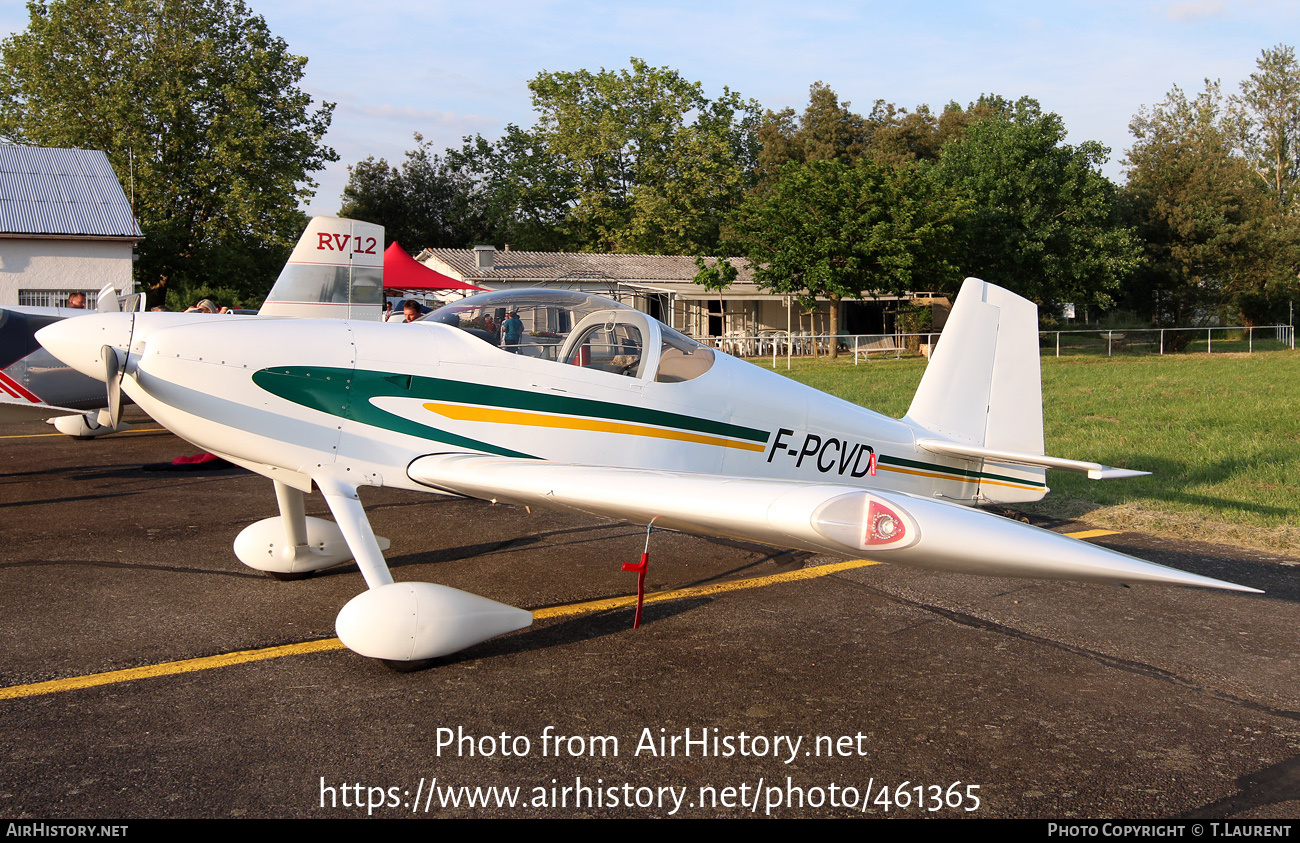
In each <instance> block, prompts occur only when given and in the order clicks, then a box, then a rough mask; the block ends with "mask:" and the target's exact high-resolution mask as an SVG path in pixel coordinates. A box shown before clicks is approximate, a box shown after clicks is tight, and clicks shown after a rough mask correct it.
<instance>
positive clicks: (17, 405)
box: [0, 395, 86, 422]
mask: <svg viewBox="0 0 1300 843" xmlns="http://www.w3.org/2000/svg"><path fill="white" fill-rule="evenodd" d="M84 412H86V411H85V410H72V409H69V408H68V407H55V406H54V405H53V404H42V403H40V402H39V401H24V400H21V399H17V398H11V397H10V396H8V395H0V422H20V421H44V420H45V419H51V418H54V417H55V416H75V415H78V414H80V413H84Z"/></svg>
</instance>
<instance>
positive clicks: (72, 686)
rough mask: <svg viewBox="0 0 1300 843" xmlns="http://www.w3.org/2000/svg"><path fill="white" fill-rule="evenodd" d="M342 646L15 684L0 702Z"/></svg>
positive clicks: (326, 642)
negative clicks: (29, 683)
mask: <svg viewBox="0 0 1300 843" xmlns="http://www.w3.org/2000/svg"><path fill="white" fill-rule="evenodd" d="M342 647H343V642H341V641H339V640H338V639H337V638H325V639H322V640H320V641H304V642H303V643H301V644H285V645H283V646H280V647H267V648H265V649H262V650H240V651H239V652H236V653H223V654H221V655H219V656H205V657H203V658H201V659H185V660H184V661H178V662H165V663H163V664H151V665H145V666H144V667H130V668H127V669H126V670H110V671H108V672H107V673H92V674H90V675H88V676H70V677H68V678H67V679H53V680H51V681H49V682H36V683H34V684H32V685H12V686H10V687H8V688H0V700H11V699H15V698H17V697H35V696H40V695H42V694H57V693H59V692H60V691H73V690H76V689H78V688H93V687H95V686H96V685H113V684H116V683H118V682H131V681H132V680H135V679H151V678H153V677H155V676H171V675H173V674H176V673H190V672H191V671H195V670H209V669H211V668H214V667H226V666H228V665H232V664H244V663H245V662H258V661H262V660H263V659H277V658H279V657H280V656H292V655H298V654H300V653H315V652H320V651H322V650H339V649H342Z"/></svg>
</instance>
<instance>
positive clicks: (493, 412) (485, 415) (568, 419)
mask: <svg viewBox="0 0 1300 843" xmlns="http://www.w3.org/2000/svg"><path fill="white" fill-rule="evenodd" d="M424 408H425V409H426V410H430V411H431V412H434V413H437V414H438V415H440V416H446V417H447V418H449V419H455V420H457V421H472V422H490V423H493V424H519V425H528V426H531V427H553V428H562V429H565V430H591V431H595V432H598V433H623V434H627V435H629V436H650V437H653V438H655V439H673V440H676V441H678V442H696V443H699V444H701V445H718V446H720V447H723V448H737V449H739V450H741V451H757V452H758V453H762V452H763V450H764V449H765V448H766V447H767V446H766V445H765V444H763V443H761V442H736V441H734V440H732V439H724V438H722V437H721V436H709V435H707V434H703V433H687V432H686V431H683V430H665V429H663V428H659V427H646V426H645V425H641V424H629V423H628V422H615V421H609V420H608V419H593V418H583V417H578V416H550V415H546V414H544V413H529V412H525V411H523V410H502V409H500V408H498V407H473V406H468V405H465V404H444V403H441V402H435V401H430V402H428V403H426V404H425V405H424Z"/></svg>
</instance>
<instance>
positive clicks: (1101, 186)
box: [933, 97, 1139, 305]
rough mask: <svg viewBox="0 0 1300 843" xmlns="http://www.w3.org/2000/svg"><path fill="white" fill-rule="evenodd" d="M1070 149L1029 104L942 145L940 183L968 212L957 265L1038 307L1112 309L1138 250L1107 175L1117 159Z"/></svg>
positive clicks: (1089, 149) (1088, 148)
mask: <svg viewBox="0 0 1300 843" xmlns="http://www.w3.org/2000/svg"><path fill="white" fill-rule="evenodd" d="M988 102H989V103H991V104H996V103H997V102H998V100H995V99H992V98H990V99H989V100H988ZM1000 102H1001V103H1003V104H1004V105H1005V104H1006V101H1005V100H1001V101H1000ZM1064 140H1065V125H1064V123H1063V122H1062V121H1061V118H1060V117H1059V116H1058V115H1056V114H1051V113H1046V114H1045V113H1043V111H1042V109H1041V108H1040V107H1039V105H1038V103H1037V102H1036V101H1035V100H1033V99H1030V98H1029V97H1024V98H1022V99H1020V100H1019V101H1018V102H1016V103H1015V105H1014V107H1013V108H1010V109H1007V110H1004V109H1003V108H994V109H993V113H991V114H990V115H989V116H986V117H982V118H980V119H976V120H974V121H973V122H971V123H970V124H969V125H967V126H966V127H965V129H964V131H963V132H962V134H961V135H960V137H958V138H956V139H954V140H952V141H950V142H949V143H947V144H946V145H944V147H943V149H942V151H941V152H940V155H939V161H938V163H937V164H936V166H935V168H934V172H933V174H934V177H935V178H936V179H937V180H938V182H939V183H940V184H942V185H945V186H947V187H948V188H949V189H950V190H952V191H953V193H954V194H955V195H957V196H959V197H961V198H963V199H964V200H966V202H967V203H968V210H967V211H966V213H965V214H964V215H963V218H962V221H961V223H960V224H959V227H958V232H957V233H958V238H957V241H958V244H959V245H958V248H957V249H956V250H955V252H954V262H956V263H959V264H960V268H961V271H962V273H963V274H965V275H975V276H978V277H981V278H986V279H988V280H990V281H993V282H995V283H997V284H1000V285H1002V286H1005V287H1007V288H1008V289H1011V290H1014V291H1015V292H1017V293H1019V294H1020V295H1022V296H1025V297H1026V298H1028V299H1031V300H1033V301H1035V302H1037V303H1038V304H1046V303H1053V302H1089V303H1097V304H1102V305H1106V304H1109V303H1110V294H1112V293H1113V292H1115V291H1116V290H1117V289H1118V287H1119V284H1120V281H1121V280H1122V279H1123V278H1124V277H1125V276H1126V275H1127V274H1128V273H1130V272H1131V271H1132V270H1133V269H1134V268H1135V267H1136V265H1137V263H1138V259H1139V246H1138V244H1137V242H1136V240H1135V239H1134V236H1133V233H1132V231H1131V230H1130V229H1129V228H1128V227H1126V226H1124V225H1123V224H1122V223H1121V221H1120V219H1119V216H1118V208H1117V204H1116V189H1115V186H1114V185H1113V184H1112V183H1111V182H1110V180H1108V179H1107V178H1106V177H1105V176H1103V175H1102V174H1101V172H1100V167H1101V165H1102V164H1103V163H1104V162H1105V161H1106V159H1107V156H1108V155H1109V152H1110V150H1108V149H1107V148H1106V147H1104V146H1102V145H1101V144H1099V143H1097V142H1095V141H1085V142H1084V143H1081V144H1079V145H1078V146H1071V145H1068V144H1066V143H1064Z"/></svg>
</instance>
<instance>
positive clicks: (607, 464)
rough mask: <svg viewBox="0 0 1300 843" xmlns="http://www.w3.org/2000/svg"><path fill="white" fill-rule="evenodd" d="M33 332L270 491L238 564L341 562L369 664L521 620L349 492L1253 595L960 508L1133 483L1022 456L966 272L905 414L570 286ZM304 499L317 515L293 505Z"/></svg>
mask: <svg viewBox="0 0 1300 843" xmlns="http://www.w3.org/2000/svg"><path fill="white" fill-rule="evenodd" d="M340 222H342V221H340ZM351 225H352V226H353V229H352V231H351V232H350V233H349V234H348V235H332V236H330V237H326V236H325V234H323V233H322V234H321V235H320V236H319V238H318V239H317V240H316V241H309V240H307V239H304V241H303V242H301V243H300V244H299V246H298V250H295V253H294V255H295V260H296V261H297V263H296V264H295V266H297V269H295V270H294V271H295V272H297V273H298V275H299V281H300V282H301V283H302V285H303V288H304V289H315V288H316V287H318V286H319V285H320V283H321V281H322V280H328V279H330V278H340V277H341V276H342V274H343V273H345V272H347V271H350V270H349V269H348V267H349V263H347V262H344V263H336V262H338V261H348V262H355V261H367V260H369V259H370V257H371V254H372V253H370V252H369V251H368V249H367V244H370V243H373V242H377V243H382V233H381V235H380V236H376V235H374V234H372V233H370V232H371V231H373V230H374V229H375V228H377V227H376V226H369V225H368V224H365V223H351ZM357 249H360V251H357ZM300 252H301V254H300ZM311 257H314V258H315V259H316V260H315V261H314V262H313V261H311V260H309V258H311ZM351 265H352V266H357V265H358V264H355V263H353V264H351ZM366 271H369V270H366ZM286 272H289V269H286ZM313 279H314V280H313ZM377 286H378V285H377ZM377 286H376V289H377ZM340 289H341V287H340ZM377 295H378V294H377V293H376V297H377ZM300 298H301V299H303V300H306V299H309V298H311V297H310V296H305V295H304V296H301V297H300ZM376 300H377V299H376ZM317 307H318V309H324V308H323V306H317ZM488 317H490V318H491V320H492V327H491V328H489V323H488ZM510 320H518V323H519V324H511V321H510ZM39 339H40V341H41V343H42V344H43V345H45V347H46V348H48V349H49V350H50V351H51V352H53V353H54V354H55V355H56V356H58V357H59V358H60V359H61V360H63V361H64V362H66V363H68V364H69V365H71V366H73V367H74V368H76V369H78V370H79V371H81V372H83V373H85V374H86V375H88V376H91V377H97V378H99V379H101V380H103V381H105V382H107V384H108V393H109V397H110V406H111V407H113V408H117V407H118V406H120V397H119V396H120V393H122V392H125V393H126V394H127V395H129V396H130V397H131V398H132V399H134V400H135V402H136V403H137V404H139V405H140V406H141V407H142V408H144V410H145V411H146V412H147V413H149V415H150V416H152V417H153V418H154V419H155V420H157V421H158V422H160V423H161V424H163V425H165V426H166V427H168V428H170V429H171V430H172V431H174V432H175V433H177V434H178V435H180V436H182V437H184V438H185V439H188V440H189V441H190V442H193V443H194V444H196V445H198V446H199V447H201V448H205V449H207V450H208V451H210V452H212V453H214V454H216V455H217V456H220V457H223V458H225V459H227V460H230V461H231V462H234V463H237V464H239V465H242V466H245V467H247V468H249V469H251V470H252V471H255V472H257V473H259V474H262V475H263V476H265V477H267V478H269V479H271V480H272V481H273V483H274V486H275V492H276V499H277V501H278V503H279V509H280V515H279V516H277V517H272V518H267V519H264V520H262V521H259V522H257V523H256V524H253V525H251V526H249V527H247V528H246V529H245V530H244V531H243V532H242V533H241V534H240V536H239V537H238V539H237V540H236V541H235V553H236V555H237V556H238V557H239V558H240V560H241V561H243V562H244V563H245V564H247V565H249V566H251V567H253V568H256V569H259V570H263V571H266V572H268V573H270V574H272V575H273V576H279V577H291V576H294V575H300V574H302V573H305V572H309V571H313V570H317V569H321V568H325V567H329V566H332V565H337V564H340V563H342V562H345V561H348V560H350V559H355V560H356V562H357V564H358V566H359V567H360V569H361V573H362V575H363V576H364V578H365V581H366V584H367V585H368V586H369V590H368V591H366V592H363V593H362V594H360V595H358V596H357V597H355V598H353V599H352V600H351V601H349V602H348V603H347V605H345V606H344V607H343V609H342V611H340V613H339V615H338V619H337V622H336V629H337V631H338V634H339V637H340V638H341V639H342V641H343V643H344V644H345V645H347V646H348V647H350V648H351V649H353V650H355V651H356V652H358V653H360V654H362V655H365V656H371V657H375V658H379V659H383V660H386V661H389V662H413V661H414V662H418V661H422V660H425V659H430V658H434V657H437V656H441V655H445V654H448V653H452V652H455V651H457V650H460V649H462V648H464V647H468V646H470V645H472V644H475V643H478V642H480V641H483V640H485V639H487V638H490V637H493V636H495V635H499V634H502V633H505V632H509V631H512V630H515V629H520V628H523V627H525V626H528V625H529V624H530V623H531V622H532V615H531V613H529V612H527V611H524V610H521V609H516V608H514V607H510V606H505V605H503V604H501V603H497V602H494V601H492V600H489V599H487V598H484V597H480V596H477V595H473V594H468V593H466V592H463V591H459V590H456V589H452V588H448V587H445V586H440V585H434V584H430V583H395V582H394V581H393V579H392V576H391V575H390V573H389V570H388V566H387V564H386V562H385V561H384V557H383V554H382V550H383V549H385V548H386V547H387V542H386V541H385V540H382V539H377V538H376V537H375V535H374V533H373V531H372V529H371V527H370V523H369V521H368V519H367V518H366V513H365V510H364V508H363V507H362V503H361V500H360V497H359V495H358V490H359V489H361V488H362V487H364V486H392V487H397V488H403V489H413V490H422V491H429V492H436V493H442V494H449V495H461V496H467V497H474V498H482V499H485V500H492V501H504V502H510V503H516V504H522V505H531V506H546V507H553V508H560V509H571V510H577V511H581V512H587V513H594V514H598V515H603V516H608V517H611V518H616V519H622V520H626V521H632V522H635V523H638V524H649V525H653V526H656V527H662V528H667V529H674V530H682V531H686V532H691V533H698V534H704V535H713V536H725V537H731V538H737V539H744V540H752V541H757V542H762V543H766V544H770V545H775V546H778V547H784V548H794V549H799V550H806V551H812V552H815V553H825V554H833V555H839V556H845V557H851V558H854V557H860V556H862V555H864V554H869V555H870V556H872V557H873V558H875V559H877V560H879V561H884V562H898V563H902V564H908V565H916V566H919V567H923V568H931V569H939V570H948V571H958V572H962V573H975V574H987V575H992V576H1016V577H1031V578H1050V579H1071V580H1093V581H1104V582H1151V583H1167V584H1175V585H1195V586H1207V587H1217V588H1225V589H1233V590H1238V591H1255V589H1251V588H1246V587H1243V586H1238V585H1234V584H1232V583H1227V582H1223V581H1220V580H1215V579H1211V578H1209V577H1204V576H1199V575H1196V574H1190V573H1186V572H1183V571H1179V570H1177V569H1174V568H1169V567H1165V566H1162V565H1156V564H1152V563H1149V562H1145V561H1142V560H1139V559H1135V558H1133V557H1130V556H1126V555H1124V554H1121V553H1117V552H1115V551H1111V550H1107V549H1105V548H1101V547H1097V546H1094V545H1089V544H1086V543H1084V542H1081V541H1078V540H1075V539H1071V538H1068V537H1065V536H1062V535H1059V534H1057V533H1053V532H1050V531H1047V530H1041V529H1038V528H1035V527H1031V526H1028V525H1026V524H1021V523H1018V522H1015V521H1012V520H1009V519H1006V518H1001V517H999V516H996V515H992V514H989V513H986V512H984V511H981V510H979V509H975V508H973V507H972V506H971V504H976V503H985V502H1002V503H1015V502H1020V501H1029V500H1036V499H1038V498H1040V497H1042V496H1043V494H1044V493H1045V492H1046V491H1047V487H1046V485H1045V483H1044V477H1045V471H1044V469H1046V468H1058V469H1067V470H1075V471H1082V472H1086V473H1088V474H1089V475H1090V476H1092V477H1094V478H1101V477H1119V476H1128V475H1134V474H1141V473H1144V472H1134V471H1125V470H1122V469H1115V468H1109V467H1107V466H1103V465H1100V464H1097V463H1091V462H1082V461H1076V460H1066V459H1058V458H1053V457H1048V456H1044V454H1043V429H1042V403H1041V401H1042V400H1041V392H1040V375H1039V357H1038V354H1039V352H1038V335H1037V310H1036V308H1035V306H1034V305H1033V304H1032V303H1031V302H1029V301H1026V300H1025V299H1023V298H1020V297H1019V296H1016V295H1014V294H1012V293H1010V292H1008V291H1006V290H1003V289H1001V288H999V287H996V286H994V285H992V284H988V283H986V282H983V281H979V280H976V279H967V280H966V282H965V284H964V285H963V287H962V290H961V295H960V296H959V297H958V299H957V302H956V304H955V306H954V308H953V311H952V315H951V316H950V318H949V320H948V324H947V326H946V328H945V330H944V334H943V339H942V342H940V343H939V345H938V348H937V349H936V351H935V354H934V357H933V359H932V360H931V361H930V363H929V367H928V369H927V370H926V373H925V376H924V379H923V380H922V383H921V386H920V388H919V390H918V392H917V394H916V397H915V399H914V400H913V402H912V405H911V408H910V409H909V410H908V413H907V415H906V416H905V417H903V418H902V419H891V418H887V417H885V416H882V415H879V414H877V413H874V412H872V411H870V410H867V409H864V408H862V407H858V406H856V405H853V404H849V403H847V402H845V401H841V400H839V399H837V398H833V397H831V396H829V395H826V394H824V393H821V392H818V391H817V390H814V389H811V388H809V387H806V386H803V385H801V384H799V383H796V382H794V381H792V380H788V379H786V378H784V377H782V376H780V375H777V374H775V373H772V372H769V371H766V370H764V369H762V368H760V367H758V366H754V365H752V364H750V363H747V362H745V361H743V360H738V359H735V358H732V357H729V356H727V355H724V354H720V353H717V352H715V351H713V350H711V349H709V348H707V347H705V346H703V345H701V344H699V343H697V342H695V341H694V340H692V339H690V338H688V337H686V336H684V335H682V334H679V333H678V332H676V331H674V330H672V329H671V328H669V327H667V326H665V325H663V324H661V323H659V322H658V321H656V320H654V319H651V318H650V317H648V316H647V315H646V314H644V313H641V312H639V311H636V310H633V309H631V308H628V307H626V306H623V305H620V304H618V303H616V302H613V301H609V300H607V299H602V298H599V297H597V296H592V295H588V294H585V293H577V292H569V291H558V290H527V291H505V292H497V293H487V294H483V295H478V296H473V297H470V298H468V299H464V300H462V301H461V302H459V303H457V304H453V305H448V306H447V307H444V308H442V309H440V310H438V311H435V312H433V313H431V314H429V315H428V316H427V317H425V318H424V319H423V320H421V321H418V322H415V323H412V324H383V323H373V322H369V321H361V320H357V319H329V320H309V319H266V318H262V317H257V318H238V317H230V318H223V319H211V320H205V321H202V322H197V321H195V320H191V319H185V318H184V317H182V316H180V315H178V314H163V313H157V314H155V313H141V314H108V315H102V316H94V317H89V318H86V319H81V320H78V321H77V323H76V324H75V325H73V324H69V323H60V324H56V325H52V326H50V327H48V328H46V329H44V330H43V331H41V332H40V335H39ZM113 412H116V409H114V410H113ZM313 488H315V489H318V490H319V491H320V492H321V493H322V494H323V495H324V497H325V500H326V502H327V503H328V505H329V508H330V511H331V512H332V514H333V515H334V518H335V522H336V523H334V522H330V521H326V520H324V519H317V518H308V517H306V516H305V515H304V503H303V496H304V495H305V494H308V493H310V492H311V491H312V489H313Z"/></svg>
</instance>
